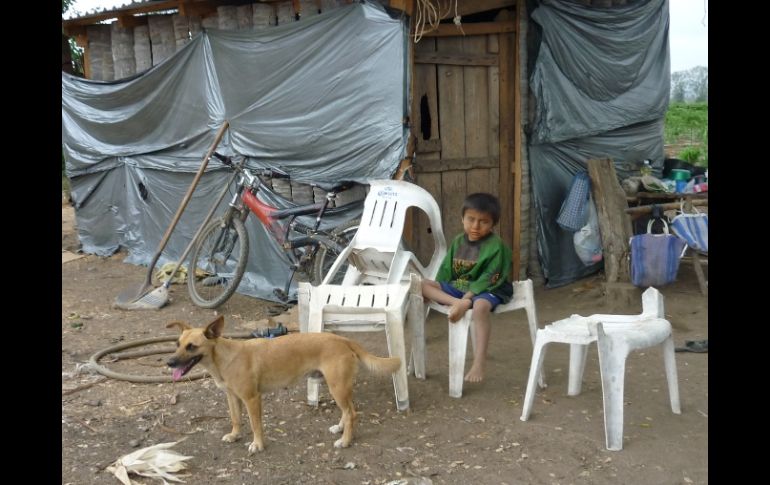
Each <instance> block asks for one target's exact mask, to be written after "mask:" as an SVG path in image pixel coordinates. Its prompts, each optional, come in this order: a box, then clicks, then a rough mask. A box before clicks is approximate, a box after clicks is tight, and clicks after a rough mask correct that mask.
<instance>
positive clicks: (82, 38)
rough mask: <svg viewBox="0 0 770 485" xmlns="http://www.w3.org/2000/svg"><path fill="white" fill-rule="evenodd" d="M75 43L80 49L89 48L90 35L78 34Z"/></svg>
mask: <svg viewBox="0 0 770 485" xmlns="http://www.w3.org/2000/svg"><path fill="white" fill-rule="evenodd" d="M75 43H76V44H77V45H78V47H82V48H83V49H85V48H86V47H88V34H86V33H85V32H83V33H82V34H78V35H77V36H76V37H75Z"/></svg>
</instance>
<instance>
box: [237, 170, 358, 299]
mask: <svg viewBox="0 0 770 485" xmlns="http://www.w3.org/2000/svg"><path fill="white" fill-rule="evenodd" d="M232 167H233V168H234V169H235V170H236V171H237V172H238V174H239V178H238V182H237V184H236V187H237V189H236V193H235V194H234V195H233V198H232V200H231V201H230V203H229V206H230V207H231V209H230V210H232V211H238V212H239V213H240V214H239V216H238V217H240V219H241V221H242V222H245V221H246V219H247V218H248V214H249V212H253V213H254V214H255V215H256V216H257V218H258V219H259V220H260V222H261V223H262V225H263V226H264V227H265V228H266V229H267V231H268V233H269V234H270V236H271V237H272V238H273V239H274V240H275V241H276V242H277V243H278V244H279V245H280V246H281V248H282V249H283V250H284V254H286V256H287V258H288V259H289V262H290V265H291V268H292V274H291V276H290V277H289V278H288V281H287V284H286V288H285V290H284V291H285V292H288V288H289V286H290V284H291V279H292V278H293V276H294V273H295V272H296V271H297V269H299V268H300V267H302V265H303V263H305V262H310V261H312V260H313V258H314V257H315V253H316V252H317V250H318V248H319V246H320V244H322V243H323V244H325V245H326V246H330V247H332V248H334V249H335V250H336V251H337V252H341V251H342V250H343V249H344V247H342V246H341V245H340V244H339V243H338V242H337V241H336V240H334V238H333V237H331V234H330V233H329V232H327V231H324V230H319V227H320V225H321V220H322V219H323V217H324V215H325V214H326V213H327V212H328V211H334V210H335V209H329V205H330V204H331V202H332V201H333V200H334V199H335V197H336V195H337V191H335V190H331V191H328V192H327V194H326V197H325V198H324V201H323V202H316V203H313V204H305V205H300V206H297V207H289V208H286V209H280V208H278V207H274V206H272V205H270V204H268V203H266V202H263V201H261V200H259V198H257V194H258V193H259V191H260V190H261V189H262V188H263V187H264V182H262V180H261V179H260V177H259V176H258V175H254V174H253V173H252V172H251V171H250V170H249V169H248V168H246V167H244V166H243V164H239V165H236V164H233V165H232ZM270 175H271V176H272V177H274V178H288V177H286V176H283V174H279V173H277V172H275V171H272V170H270ZM276 176H277V177H276ZM312 214H315V222H314V223H313V224H312V225H305V224H302V223H301V222H299V221H298V220H296V218H297V217H298V216H304V215H312ZM233 217H235V214H233ZM284 220H286V221H287V222H286V223H285V224H281V223H280V222H279V221H284ZM292 231H293V232H294V233H296V234H299V235H300V237H290V234H291V232H292ZM303 247H308V248H309V250H308V251H307V252H305V253H304V254H297V253H296V252H295V250H296V249H298V248H303Z"/></svg>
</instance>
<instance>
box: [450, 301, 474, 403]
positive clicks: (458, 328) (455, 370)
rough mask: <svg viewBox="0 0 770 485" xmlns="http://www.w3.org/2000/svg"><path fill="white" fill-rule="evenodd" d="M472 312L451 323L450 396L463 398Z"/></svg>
mask: <svg viewBox="0 0 770 485" xmlns="http://www.w3.org/2000/svg"><path fill="white" fill-rule="evenodd" d="M470 313H471V312H465V315H463V317H462V318H461V319H460V320H458V321H456V322H454V323H452V322H449V323H448V325H449V395H450V396H451V397H462V395H463V377H464V375H463V373H464V372H465V352H466V350H467V348H468V330H469V329H470V325H471V317H470Z"/></svg>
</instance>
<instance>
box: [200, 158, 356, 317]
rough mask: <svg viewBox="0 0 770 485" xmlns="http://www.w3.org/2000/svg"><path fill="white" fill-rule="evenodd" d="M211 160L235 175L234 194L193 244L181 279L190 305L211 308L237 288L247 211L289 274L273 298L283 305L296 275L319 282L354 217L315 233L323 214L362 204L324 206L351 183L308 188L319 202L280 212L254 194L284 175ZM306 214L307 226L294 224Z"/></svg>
mask: <svg viewBox="0 0 770 485" xmlns="http://www.w3.org/2000/svg"><path fill="white" fill-rule="evenodd" d="M214 156H215V157H216V158H218V159H219V160H220V161H221V162H222V163H223V164H225V165H227V166H228V167H230V168H232V169H233V170H234V171H235V172H236V173H237V182H236V186H235V187H236V188H235V194H233V197H232V199H231V200H230V202H229V204H228V208H227V209H226V210H225V212H224V214H223V215H222V216H220V217H219V218H217V219H214V220H213V221H211V222H210V223H209V224H208V225H207V226H206V227H205V229H203V230H202V231H201V232H200V234H199V235H198V237H197V239H196V241H195V242H194V243H193V251H192V256H191V257H190V266H189V267H190V268H192V269H193V270H192V271H189V272H188V275H189V276H188V278H187V287H188V291H189V294H190V298H191V299H192V301H193V302H194V303H195V304H196V305H198V306H200V307H202V308H216V307H218V306H219V305H221V304H222V303H224V302H225V301H227V299H229V298H230V297H231V296H232V294H233V293H234V292H235V290H236V289H237V288H238V285H239V284H240V282H241V279H242V278H243V274H244V272H245V270H246V263H247V261H248V254H249V239H248V235H247V233H246V228H245V222H246V219H247V218H248V217H249V214H250V213H252V212H253V213H254V214H255V215H256V216H257V219H258V220H259V221H260V222H261V223H262V225H263V226H264V227H265V229H267V233H268V234H269V235H270V237H272V238H273V239H274V240H275V241H276V243H278V245H279V246H280V247H281V248H282V249H283V250H284V253H285V254H286V256H287V258H288V260H289V267H290V269H291V270H292V271H291V274H290V275H289V278H288V279H287V281H286V285H285V287H284V288H283V289H280V288H276V289H274V290H273V292H274V294H275V295H276V297H278V299H279V300H281V301H283V302H288V301H289V287H290V286H291V282H292V280H293V278H294V275H295V274H296V273H297V272H299V273H300V274H304V275H305V276H307V277H309V280H310V282H311V283H313V284H316V285H318V284H320V283H321V282H322V281H323V278H324V276H326V273H327V272H328V271H329V268H331V266H332V264H333V263H334V261H335V259H337V256H338V255H339V253H340V252H341V251H342V250H343V249H344V248H345V247H346V246H347V245H348V243H349V242H350V240H351V239H352V238H353V236H354V235H355V233H356V231H357V230H358V223H359V221H358V219H355V220H352V221H348V222H346V223H344V224H342V225H339V226H337V227H335V228H334V229H333V230H330V231H328V230H323V229H320V224H321V221H322V220H323V219H324V216H326V215H331V214H334V213H339V212H342V211H346V210H348V209H351V208H353V206H354V205H358V206H362V205H363V201H355V202H351V203H349V204H346V205H344V206H340V207H329V206H330V204H331V202H332V201H333V200H335V198H336V196H337V194H338V193H339V192H341V191H343V190H346V189H348V188H349V187H350V186H351V185H352V184H351V183H348V182H343V183H334V184H318V183H315V184H311V186H315V187H318V188H320V189H322V190H324V191H326V193H327V194H326V197H325V198H324V200H323V201H322V202H316V203H314V204H305V205H299V206H296V207H290V208H287V209H280V208H277V207H273V206H271V205H269V204H267V203H265V202H263V201H261V200H259V199H258V198H257V194H258V193H259V191H260V190H262V189H264V188H265V183H264V182H263V180H262V177H270V178H272V179H288V178H290V176H289V175H288V174H287V173H285V172H283V171H281V170H279V169H276V168H268V169H259V170H258V171H252V170H250V169H249V168H247V167H246V166H245V159H244V160H243V161H241V162H240V163H233V161H232V157H228V156H225V155H221V154H219V153H216V152H215V153H214ZM312 214H315V223H314V224H312V225H305V224H302V223H301V222H300V221H298V220H297V217H298V216H305V215H312ZM279 221H281V222H279ZM200 272H202V275H201V277H196V273H198V274H201V273H200ZM344 274H345V271H344V268H343V269H342V270H341V271H339V272H337V276H336V277H335V280H342V278H343V277H344ZM339 282H340V281H335V283H339Z"/></svg>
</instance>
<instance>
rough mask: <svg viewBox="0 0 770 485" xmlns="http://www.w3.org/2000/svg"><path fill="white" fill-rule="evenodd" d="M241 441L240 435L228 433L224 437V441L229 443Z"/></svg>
mask: <svg viewBox="0 0 770 485" xmlns="http://www.w3.org/2000/svg"><path fill="white" fill-rule="evenodd" d="M239 439H240V436H239V435H238V433H227V434H226V435H224V436H222V441H226V442H228V443H232V442H234V441H238V440H239Z"/></svg>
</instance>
